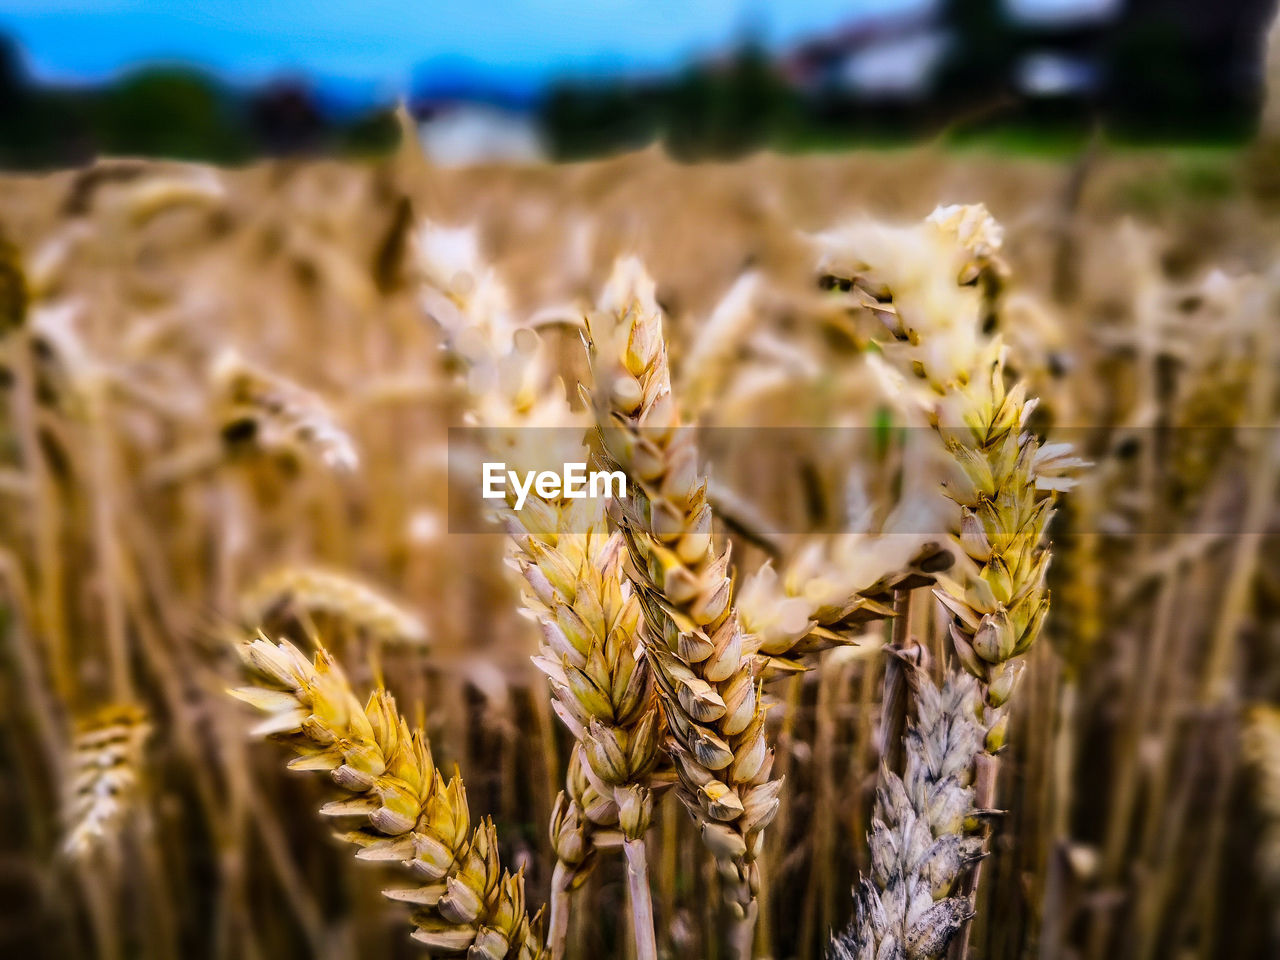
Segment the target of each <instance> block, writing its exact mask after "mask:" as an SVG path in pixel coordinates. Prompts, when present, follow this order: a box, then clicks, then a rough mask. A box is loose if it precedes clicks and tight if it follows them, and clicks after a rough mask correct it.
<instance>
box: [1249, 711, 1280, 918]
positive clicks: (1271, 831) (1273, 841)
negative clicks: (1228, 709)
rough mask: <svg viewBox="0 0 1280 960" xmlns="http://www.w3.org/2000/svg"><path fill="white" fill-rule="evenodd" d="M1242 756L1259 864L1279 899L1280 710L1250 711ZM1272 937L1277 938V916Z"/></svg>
mask: <svg viewBox="0 0 1280 960" xmlns="http://www.w3.org/2000/svg"><path fill="white" fill-rule="evenodd" d="M1244 753H1245V758H1246V759H1247V760H1248V761H1249V763H1250V764H1251V765H1252V766H1253V768H1254V770H1255V771H1256V773H1257V800H1258V808H1259V810H1260V811H1261V813H1262V818H1263V826H1264V832H1263V835H1262V837H1261V843H1260V844H1259V846H1258V865H1259V867H1260V868H1261V871H1262V875H1263V878H1264V880H1265V881H1266V883H1267V885H1268V887H1269V889H1270V893H1271V896H1272V897H1273V898H1277V899H1280V707H1276V706H1273V705H1266V706H1258V707H1255V708H1253V709H1252V710H1250V711H1249V713H1248V715H1247V717H1246V722H1245V727H1244ZM1274 935H1275V936H1276V937H1277V938H1280V914H1277V919H1276V925H1275V931H1274Z"/></svg>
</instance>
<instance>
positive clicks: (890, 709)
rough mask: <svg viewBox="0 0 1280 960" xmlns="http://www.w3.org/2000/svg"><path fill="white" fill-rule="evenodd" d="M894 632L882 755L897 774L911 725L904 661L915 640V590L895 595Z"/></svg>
mask: <svg viewBox="0 0 1280 960" xmlns="http://www.w3.org/2000/svg"><path fill="white" fill-rule="evenodd" d="M892 622H893V630H892V633H891V635H890V639H889V647H888V649H887V650H886V651H885V655H886V657H885V663H884V697H883V698H882V699H881V701H880V755H881V756H882V757H883V758H884V765H885V766H886V767H887V768H888V769H889V770H891V771H892V772H894V773H899V772H900V771H901V770H902V734H903V731H904V730H905V729H906V726H907V713H908V712H909V710H910V705H909V704H908V703H907V700H908V697H907V673H906V668H905V667H906V665H905V664H904V663H903V662H902V656H903V655H904V653H905V651H906V649H907V645H908V644H909V643H910V641H911V591H910V590H895V591H894V594H893V621H892Z"/></svg>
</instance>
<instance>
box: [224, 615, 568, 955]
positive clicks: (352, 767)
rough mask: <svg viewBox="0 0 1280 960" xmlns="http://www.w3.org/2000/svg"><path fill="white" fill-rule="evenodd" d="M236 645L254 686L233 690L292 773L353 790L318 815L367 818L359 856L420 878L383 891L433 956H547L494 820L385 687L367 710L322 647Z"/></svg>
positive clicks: (355, 834)
mask: <svg viewBox="0 0 1280 960" xmlns="http://www.w3.org/2000/svg"><path fill="white" fill-rule="evenodd" d="M239 651H240V655H241V657H242V658H243V660H244V662H245V664H246V666H247V667H248V669H249V671H250V673H251V674H252V676H253V679H254V681H255V683H254V685H253V686H249V687H243V688H240V689H237V690H233V691H232V693H233V694H234V695H235V696H236V697H238V698H240V699H241V700H244V701H245V702H247V703H249V704H252V705H253V706H255V707H257V708H258V709H260V710H262V711H264V712H265V713H266V714H268V716H267V719H266V720H264V721H263V722H262V723H261V724H259V725H258V727H256V728H255V731H254V732H255V733H256V734H259V735H271V736H274V737H277V738H278V739H281V740H283V741H284V742H285V743H287V744H288V745H289V746H290V747H291V748H292V749H293V751H294V752H295V753H296V754H297V756H296V757H295V759H293V760H292V761H290V763H289V767H290V769H293V770H314V771H325V772H327V773H328V774H329V775H330V776H331V777H332V778H333V781H334V783H336V784H337V785H338V787H339V788H340V789H341V790H342V791H343V793H344V795H345V796H344V797H343V799H340V800H335V801H333V802H331V803H327V804H325V805H324V806H323V807H322V808H321V809H320V812H321V813H322V814H323V815H325V816H330V817H340V818H344V819H345V818H359V819H361V820H363V825H362V826H360V827H359V828H357V829H355V830H352V831H350V832H348V833H346V834H344V835H343V836H344V838H345V839H347V840H349V841H350V842H352V843H355V844H357V845H359V847H360V850H359V852H357V854H356V856H357V857H358V858H359V859H362V860H396V861H400V862H401V863H402V864H403V865H404V866H405V867H406V868H407V869H408V870H409V871H410V872H411V873H412V874H413V875H414V877H415V878H416V879H417V881H418V883H417V884H416V885H415V886H411V887H407V888H402V889H394V890H385V891H383V893H384V895H385V896H387V897H389V898H390V899H392V900H401V901H404V902H406V903H410V904H413V905H415V906H416V908H417V909H416V910H415V911H414V913H413V926H414V930H413V936H414V938H415V939H417V940H419V941H420V942H422V943H423V944H425V945H426V947H427V948H428V950H429V951H430V952H432V953H436V954H448V953H464V952H465V953H466V954H467V955H468V956H469V957H472V958H488V960H499V958H503V957H509V958H520V960H535V958H540V957H542V956H543V955H544V947H543V945H542V938H541V914H539V915H537V916H535V917H534V918H533V919H532V920H530V919H529V917H528V915H527V913H526V910H525V899H524V876H523V872H522V871H520V872H517V873H515V874H511V873H510V872H508V871H505V870H503V868H502V863H501V861H500V860H499V857H498V846H497V835H496V833H495V831H494V827H493V822H492V821H491V820H485V821H483V822H482V823H481V824H480V825H479V826H477V827H476V829H475V830H474V831H472V830H471V818H470V814H469V812H468V810H467V795H466V791H465V789H464V788H463V785H462V780H461V778H459V777H458V776H457V775H456V774H455V776H454V777H453V779H451V780H450V781H449V782H448V783H446V782H445V779H444V777H443V775H442V774H441V773H440V771H439V770H437V769H436V766H435V762H434V760H433V758H432V756H431V746H430V744H429V743H428V742H427V738H426V735H425V734H424V733H423V732H422V731H421V730H420V729H419V730H410V728H409V725H408V723H407V722H406V721H405V719H404V717H403V716H401V715H400V713H399V711H398V710H397V709H396V704H395V700H394V699H393V698H392V697H391V695H390V694H388V693H387V692H386V691H385V690H383V689H379V690H377V691H375V692H374V694H373V695H372V696H371V697H370V698H369V700H368V702H367V703H366V705H365V706H363V707H361V705H360V701H359V700H358V699H357V698H356V696H355V694H354V693H353V692H352V690H351V685H350V684H349V683H348V681H347V678H346V676H345V675H344V674H343V672H342V670H341V668H340V667H339V666H338V664H337V662H336V661H335V660H334V659H333V657H331V656H330V655H329V653H328V652H327V651H325V650H323V649H322V650H320V651H319V652H318V653H317V654H316V656H315V659H314V660H309V659H308V658H307V657H305V656H304V655H303V654H302V653H300V652H299V651H298V649H297V648H296V647H294V646H293V645H292V644H290V643H286V642H281V643H272V642H271V641H269V640H267V639H266V637H264V636H261V635H259V636H258V637H256V638H254V639H252V640H248V641H245V642H244V643H242V644H240V646H239Z"/></svg>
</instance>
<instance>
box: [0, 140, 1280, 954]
mask: <svg viewBox="0 0 1280 960" xmlns="http://www.w3.org/2000/svg"><path fill="white" fill-rule="evenodd" d="M1273 164H1274V153H1273V152H1272V151H1271V150H1269V149H1268V148H1266V147H1264V146H1263V145H1254V146H1252V147H1250V148H1248V149H1243V150H1237V151H1231V152H1210V151H1200V152H1196V151H1189V150H1181V151H1172V150H1170V151H1163V152H1161V151H1149V152H1131V153H1124V152H1117V151H1114V150H1109V149H1106V148H1103V147H1101V146H1098V147H1095V148H1094V149H1091V150H1090V151H1089V152H1088V153H1087V154H1086V155H1085V156H1083V157H1082V158H1079V159H1076V160H1072V161H1062V160H1049V159H1033V158H1017V157H1011V156H998V155H990V154H985V153H981V152H972V153H968V152H956V151H950V152H943V151H940V150H937V149H935V148H931V147H921V148H918V149H912V150H898V151H886V152H869V153H860V154H842V155H832V156H810V157H783V156H774V155H758V156H755V157H751V158H748V159H745V160H742V161H739V162H736V163H732V164H698V165H681V164H677V163H675V162H673V161H671V160H670V159H668V158H667V157H665V156H664V155H663V154H662V153H661V152H660V151H658V150H656V149H655V150H650V151H646V152H643V153H638V154H632V155H626V156H621V157H617V158H613V159H607V160H599V161H593V162H589V163H582V164H573V165H560V166H529V167H501V166H493V167H476V168H470V169H465V170H444V169H436V168H434V167H432V166H431V165H430V163H429V162H427V161H426V160H425V159H424V158H423V157H422V156H421V154H420V153H418V152H417V151H416V150H414V149H413V148H412V147H409V146H406V147H403V148H402V149H401V150H400V151H399V152H398V153H396V154H395V155H394V156H391V157H389V158H386V159H382V160H377V161H369V162H362V163H356V162H338V161H321V160H316V161H275V162H269V163H262V164H258V165H254V166H251V167H247V168H243V169H216V168H210V167H202V166H195V165H185V164H177V163H160V162H153V161H134V160H127V159H119V160H103V161H100V162H99V163H97V164H95V165H94V166H92V167H88V168H86V169H82V170H74V171H65V172H57V173H51V174H47V175H43V176H38V177H17V176H5V177H2V178H0V238H2V240H3V243H2V244H0V371H2V373H3V396H4V401H3V404H2V405H0V410H2V411H3V414H2V417H3V419H2V420H0V424H2V427H0V440H2V441H3V445H2V448H0V532H2V533H0V573H2V576H0V596H3V605H0V629H2V630H3V634H4V641H3V650H4V653H5V656H4V657H3V661H2V663H3V667H2V669H0V680H2V681H3V684H4V687H3V697H0V710H3V713H4V724H3V734H2V735H0V757H3V767H0V835H2V836H3V845H2V847H0V851H2V854H0V856H2V859H0V863H2V864H3V871H0V903H2V904H3V914H2V915H0V946H2V947H3V949H4V952H5V955H9V956H15V957H16V956H23V957H26V956H30V957H40V958H45V957H48V958H55V957H97V958H104V960H125V958H134V957H139V958H142V957H145V958H154V960H167V958H177V957H183V958H203V957H208V958H211V960H214V958H216V960H224V958H227V960H229V958H250V960H256V958H261V960H277V958H279V960H285V958H294V957H297V958H304V957H313V958H325V960H341V958H393V957H408V956H415V955H420V954H422V953H423V951H424V950H425V951H426V952H428V953H432V954H434V953H443V954H462V955H469V956H472V957H494V958H497V957H504V956H511V957H530V958H532V957H540V956H544V955H545V956H550V957H561V956H565V957H583V958H586V957H619V958H631V957H636V958H640V960H649V958H656V957H672V958H685V957H688V958H694V957H702V958H748V957H761V958H764V957H776V958H807V957H820V956H831V957H834V958H844V957H854V958H858V960H863V958H877V960H879V958H890V957H893V958H898V957H900V958H913V960H914V958H928V957H941V956H950V957H953V958H963V957H966V956H967V957H975V958H991V960H996V958H1001V960H1003V958H1021V957H1037V958H1045V960H1058V958H1060V960H1066V958H1076V957H1078V958H1085V960H1102V958H1108V957H1135V958H1155V957H1198V958H1211V957H1227V956H1231V957H1253V956H1256V957H1263V956H1274V955H1275V953H1274V951H1275V950H1277V949H1280V939H1278V938H1280V796H1278V795H1277V790H1278V785H1277V782H1276V771H1277V769H1280V734H1278V733H1277V730H1278V727H1277V722H1276V711H1277V704H1280V578H1278V577H1277V570H1278V569H1280V550H1278V548H1280V540H1277V538H1276V536H1275V533H1276V530H1277V507H1278V506H1280V497H1278V490H1277V484H1278V482H1280V476H1278V475H1277V473H1278V471H1280V444H1278V443H1277V433H1276V431H1275V426H1276V424H1277V420H1278V418H1280V405H1278V403H1280V400H1278V397H1277V390H1276V387H1277V384H1276V378H1277V371H1280V355H1277V351H1278V350H1280V337H1277V336H1276V323H1277V310H1278V309H1280V231H1278V230H1277V229H1276V224H1277V222H1278V221H1277V219H1276V216H1277V212H1278V210H1280V207H1278V206H1277V195H1276V193H1275V190H1274V180H1273V178H1272V177H1271V175H1270V173H1269V171H1270V170H1271V169H1272V167H1273ZM979 205H981V206H979ZM935 211H936V212H935ZM744 437H745V438H746V440H745V441H744V439H743V438H744ZM721 441H724V443H723V446H724V447H725V449H723V450H718V451H717V449H713V448H717V445H719V444H721ZM486 444H489V446H488V447H486V446H485V445H486ZM549 444H557V445H563V446H564V447H565V450H566V451H567V452H566V460H568V459H573V458H579V459H583V460H586V461H590V462H593V463H599V464H601V465H605V466H608V467H609V468H616V469H618V470H620V471H621V472H622V473H623V474H624V475H625V476H626V477H627V480H628V484H627V488H626V493H625V495H623V496H621V497H617V498H616V499H614V500H613V501H612V502H610V503H602V502H594V501H589V500H588V501H573V500H571V499H569V498H567V497H565V496H563V495H561V494H558V493H556V492H544V491H543V490H542V489H538V490H537V491H536V492H535V493H534V494H532V495H531V498H530V502H529V505H528V506H526V507H524V508H523V509H520V510H516V509H514V503H513V502H511V501H510V500H508V501H507V502H505V503H502V504H499V509H498V510H497V511H496V516H490V513H493V512H494V511H492V510H490V509H489V508H490V507H491V506H492V504H488V503H486V502H484V501H482V500H481V499H480V498H479V497H477V496H475V491H474V490H473V489H472V490H471V491H470V492H469V493H468V489H467V488H466V486H465V481H463V482H462V483H461V485H460V482H459V480H458V475H459V474H460V473H462V472H464V470H465V469H466V467H467V464H468V463H470V460H469V459H468V457H469V456H472V455H474V456H483V455H487V454H485V453H484V451H485V450H488V451H489V453H490V454H492V453H493V452H494V451H495V450H505V451H506V459H507V460H509V461H512V463H515V462H518V461H519V462H523V461H522V460H521V458H524V460H527V461H528V462H530V463H538V462H540V461H539V459H538V458H539V457H540V456H543V455H545V453H546V451H545V450H544V449H542V447H543V446H544V445H549ZM531 448H537V449H531ZM753 448H754V449H753ZM559 449H560V447H559V446H556V451H557V455H558V451H559ZM468 451H469V452H468ZM708 451H711V452H710V453H709V452H708ZM762 451H763V453H762ZM709 461H711V465H709ZM584 504H587V506H584ZM245 701H247V705H246V702H245ZM264 740H274V741H278V742H274V743H271V742H263V741H264ZM286 764H287V767H288V769H287V768H286ZM384 893H385V894H386V895H385V896H384Z"/></svg>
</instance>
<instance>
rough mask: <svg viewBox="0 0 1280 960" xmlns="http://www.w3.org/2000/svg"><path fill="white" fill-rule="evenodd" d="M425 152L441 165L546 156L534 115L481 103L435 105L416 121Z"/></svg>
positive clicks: (533, 159)
mask: <svg viewBox="0 0 1280 960" xmlns="http://www.w3.org/2000/svg"><path fill="white" fill-rule="evenodd" d="M418 131H419V138H420V139H421V141H422V146H423V149H425V150H426V152H427V155H428V156H429V157H430V158H431V159H432V160H433V161H435V162H436V163H438V164H440V165H441V166H448V167H457V166H468V165H471V164H477V163H536V162H538V161H539V160H543V159H545V158H546V156H547V147H546V143H545V141H544V138H543V134H542V129H541V127H540V126H539V124H538V122H537V119H536V117H534V116H533V115H532V114H530V113H528V112H521V111H516V110H511V109H505V108H503V107H498V106H493V105H491V104H483V103H465V102H458V103H450V104H446V105H442V106H438V107H435V108H433V109H431V110H430V111H428V113H427V115H426V116H425V117H424V118H423V119H422V120H421V121H420V122H419V126H418Z"/></svg>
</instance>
